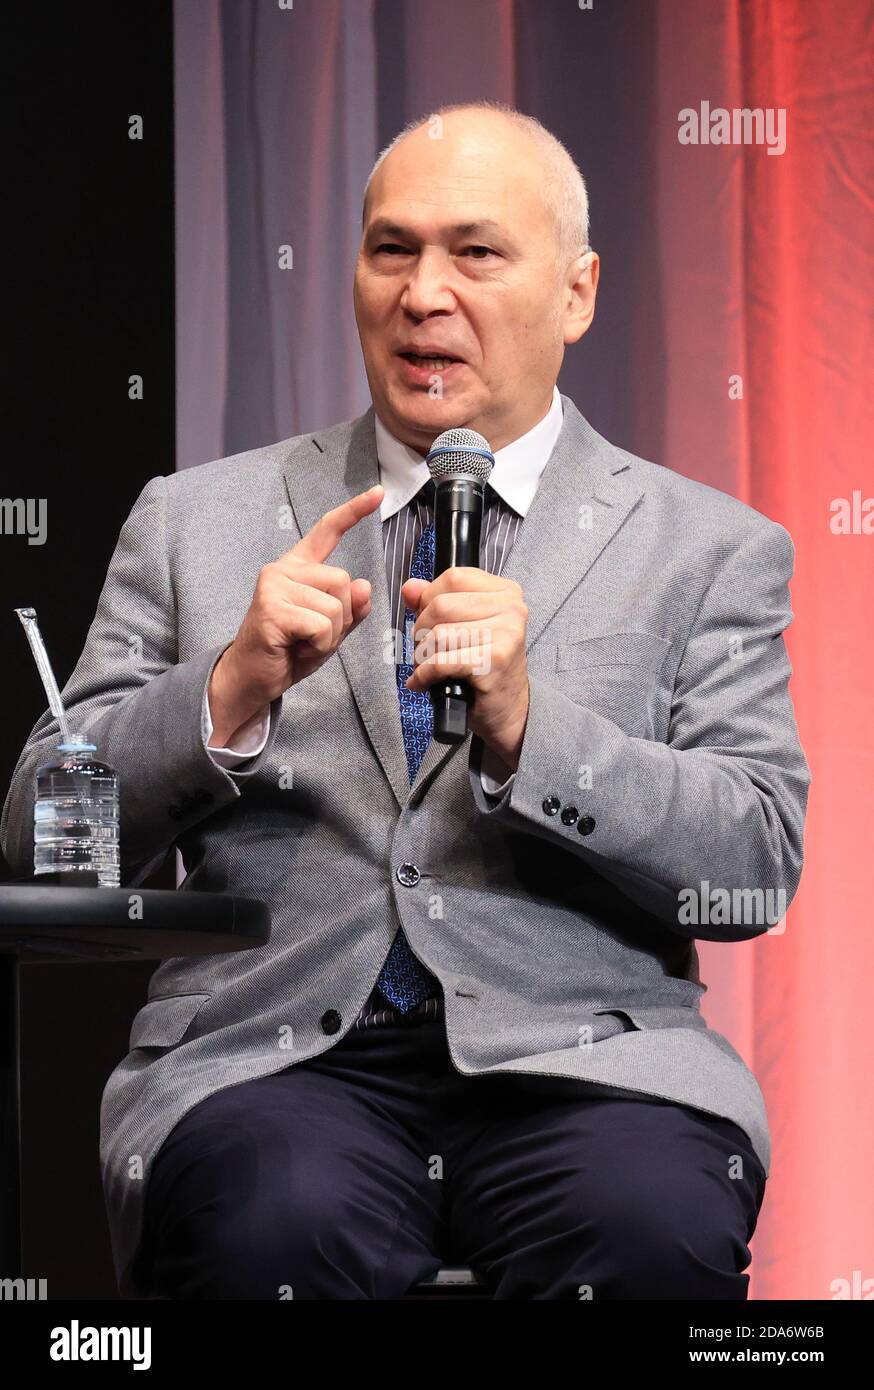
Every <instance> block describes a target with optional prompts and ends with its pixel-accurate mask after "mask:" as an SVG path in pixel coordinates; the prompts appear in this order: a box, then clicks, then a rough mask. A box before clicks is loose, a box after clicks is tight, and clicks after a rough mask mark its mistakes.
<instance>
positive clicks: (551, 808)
mask: <svg viewBox="0 0 874 1390" xmlns="http://www.w3.org/2000/svg"><path fill="white" fill-rule="evenodd" d="M560 806H561V802H560V801H559V799H558V797H557V796H548V797H547V798H546V800H545V801H544V803H543V814H544V815H545V816H554V815H556V814H557V812H558V810H559V807H560Z"/></svg>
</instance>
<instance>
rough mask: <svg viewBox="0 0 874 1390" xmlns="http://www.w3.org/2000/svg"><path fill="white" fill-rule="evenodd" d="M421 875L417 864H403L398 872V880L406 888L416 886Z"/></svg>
mask: <svg viewBox="0 0 874 1390" xmlns="http://www.w3.org/2000/svg"><path fill="white" fill-rule="evenodd" d="M421 877H422V875H421V874H420V873H419V870H418V869H417V868H416V866H415V864H401V866H400V867H399V869H398V872H397V878H398V882H399V883H402V884H403V885H404V887H405V888H415V886H416V884H417V883H418V882H419V879H420V878H421Z"/></svg>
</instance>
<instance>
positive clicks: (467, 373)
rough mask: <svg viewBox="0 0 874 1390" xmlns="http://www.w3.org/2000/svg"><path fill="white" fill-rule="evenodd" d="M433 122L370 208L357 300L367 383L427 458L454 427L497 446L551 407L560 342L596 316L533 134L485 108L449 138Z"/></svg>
mask: <svg viewBox="0 0 874 1390" xmlns="http://www.w3.org/2000/svg"><path fill="white" fill-rule="evenodd" d="M429 129H430V127H429V126H428V125H426V126H424V127H422V128H420V129H419V130H417V131H414V132H413V134H412V135H409V136H407V138H406V139H405V140H404V141H402V142H401V144H400V145H398V146H397V147H396V148H395V149H394V150H393V151H392V153H391V154H390V155H389V156H388V157H387V158H386V159H385V160H384V161H383V163H382V165H381V166H380V169H379V170H378V172H377V174H376V175H375V177H374V179H373V182H372V184H371V189H370V195H369V198H368V203H367V207H366V209H365V219H364V229H363V234H362V239H361V246H360V248H359V253H358V261H357V265H356V270H355V284H354V302H355V317H356V321H357V324H358V333H359V336H360V339H361V346H362V351H363V353H364V363H365V368H366V371H367V379H368V382H369V385H370V393H371V396H372V398H373V404H374V407H375V409H376V412H377V414H378V415H380V417H381V418H382V419H383V421H384V422H385V424H386V425H387V426H388V428H389V429H390V430H391V432H392V433H393V434H394V435H396V437H397V438H399V439H402V440H403V441H404V442H405V443H407V444H410V445H412V446H413V447H414V448H416V449H418V450H419V451H420V452H421V453H423V454H424V453H426V452H427V450H428V449H429V447H430V445H431V443H432V442H433V440H434V439H435V438H436V436H437V435H438V434H440V433H442V431H443V430H446V429H451V428H453V427H457V426H466V427H468V428H471V429H475V430H478V431H479V432H480V433H481V434H483V435H484V436H485V438H486V439H487V440H488V441H489V443H490V445H491V447H492V448H493V449H500V448H503V446H504V445H505V444H508V443H510V442H511V441H512V440H513V439H517V438H518V437H519V436H520V435H521V434H524V433H525V432H526V430H528V429H531V428H532V426H533V425H535V424H536V423H537V422H538V421H539V420H541V419H542V418H543V416H544V415H545V414H546V412H547V410H548V409H549V405H550V400H551V397H552V389H553V386H554V384H555V381H556V378H557V377H558V372H559V368H560V366H561V361H562V357H563V355H564V344H565V343H566V342H573V341H575V340H576V339H577V338H578V337H579V336H580V335H581V334H582V333H583V332H585V329H586V327H588V322H589V320H590V319H591V313H592V311H593V308H594V293H595V284H596V282H597V259H596V258H595V262H596V263H595V265H594V267H593V268H592V270H590V271H586V272H584V276H588V277H589V281H588V287H587V289H586V288H584V292H583V296H582V299H581V295H580V286H579V284H578V283H577V281H578V276H577V274H576V273H571V274H570V275H568V274H567V273H566V272H567V270H568V268H567V267H565V266H564V265H560V264H559V263H558V262H559V258H558V247H557V236H556V226H555V220H554V217H553V214H552V212H551V209H550V207H549V204H548V203H546V202H545V201H544V199H543V196H542V186H543V178H544V170H543V168H542V165H541V164H538V161H537V155H536V147H532V144H531V142H530V139H529V138H528V137H527V136H526V135H524V134H523V133H520V132H518V131H516V130H515V129H514V128H513V126H512V125H511V124H510V123H509V122H507V121H505V120H501V119H500V118H496V117H495V116H493V115H483V114H482V113H478V112H454V113H451V114H450V115H449V116H447V117H445V118H444V119H443V125H442V136H441V138H440V139H432V138H430V137H429ZM589 259H590V260H591V259H592V258H591V257H590V258H589ZM574 287H575V288H574ZM584 300H585V301H586V303H585V304H584V303H583V301H584ZM589 300H590V302H588V301H589ZM583 319H585V322H583ZM413 354H418V356H420V357H426V358H431V357H434V356H438V357H439V355H440V354H445V355H446V356H447V357H450V358H453V359H455V360H454V361H453V362H452V363H451V364H450V365H448V366H444V365H443V364H441V363H439V362H435V361H421V362H420V361H417V360H415V359H414V357H413Z"/></svg>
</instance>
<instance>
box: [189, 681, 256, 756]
mask: <svg viewBox="0 0 874 1390" xmlns="http://www.w3.org/2000/svg"><path fill="white" fill-rule="evenodd" d="M201 727H202V730H203V746H204V748H206V751H207V753H209V755H210V757H211V758H213V759H214V760H215V762H217V763H218V765H219V767H225V768H228V767H236V766H237V764H238V763H242V762H246V760H247V759H248V758H254V757H257V755H258V754H259V753H261V752H263V751H264V747H265V744H266V743H267V735H268V734H269V732H270V706H269V705H265V706H264V709H263V710H259V711H257V712H256V713H255V714H253V715H252V718H251V719H247V720H246V723H245V724H241V725H240V727H239V729H238V730H237V732H236V736H235V738H234V743H233V746H232V747H228V748H210V747H209V740H210V738H211V737H212V731H213V727H214V726H213V722H212V712H211V711H210V708H209V696H208V695H207V693H206V691H204V695H203V710H202V719H201Z"/></svg>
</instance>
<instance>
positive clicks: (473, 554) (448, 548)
mask: <svg viewBox="0 0 874 1390" xmlns="http://www.w3.org/2000/svg"><path fill="white" fill-rule="evenodd" d="M425 462H426V463H427V465H428V468H429V469H430V471H431V477H432V478H433V479H434V491H435V504H434V578H435V579H436V578H437V576H438V574H442V573H443V571H444V570H447V569H451V568H452V566H453V565H470V566H473V567H474V568H476V567H477V566H478V565H479V547H480V532H481V530H482V520H483V505H484V499H485V486H486V483H487V482H488V480H489V475H490V473H491V471H492V469H493V468H494V466H495V459H494V455H493V454H492V451H491V449H490V448H489V446H488V442H487V441H486V440H485V439H484V438H483V436H482V435H481V434H477V432H476V430H444V431H443V433H442V434H439V435H438V436H437V438H436V439H435V440H434V443H433V444H432V445H431V448H430V450H429V452H428V456H427V458H426V459H425ZM428 695H429V697H430V700H431V705H432V707H433V711H434V729H433V734H432V737H433V738H434V739H435V741H436V742H437V743H463V742H464V740H465V739H466V738H467V711H468V706H469V705H470V704H472V702H473V695H474V692H473V689H472V688H471V686H470V684H469V682H467V681H462V680H445V681H437V682H436V684H434V685H431V686H429V687H428Z"/></svg>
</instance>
